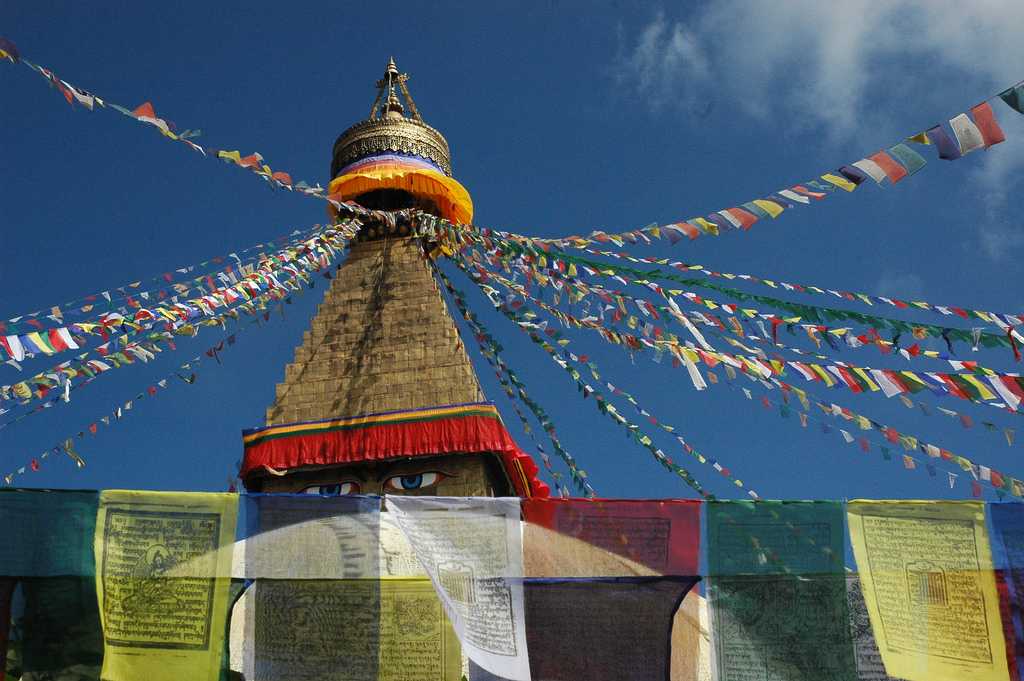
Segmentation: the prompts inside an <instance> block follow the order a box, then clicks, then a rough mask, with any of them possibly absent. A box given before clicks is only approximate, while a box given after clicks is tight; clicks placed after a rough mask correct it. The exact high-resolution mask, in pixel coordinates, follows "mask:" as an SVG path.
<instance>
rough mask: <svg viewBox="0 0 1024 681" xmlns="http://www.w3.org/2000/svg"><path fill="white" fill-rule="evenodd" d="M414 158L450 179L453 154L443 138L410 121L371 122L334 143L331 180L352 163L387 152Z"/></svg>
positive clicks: (403, 119)
mask: <svg viewBox="0 0 1024 681" xmlns="http://www.w3.org/2000/svg"><path fill="white" fill-rule="evenodd" d="M389 151H390V152H395V153H402V154H413V155H415V156H421V157H423V158H425V159H427V160H429V161H432V162H434V163H436V164H437V166H438V167H440V168H441V170H443V171H444V174H445V175H448V176H449V177H451V174H452V168H451V152H450V151H449V149H448V142H447V140H445V138H444V135H442V134H441V133H440V132H438V131H437V130H435V129H434V128H432V127H430V126H429V125H427V124H426V123H421V122H419V121H417V120H415V119H410V118H371V119H368V120H365V121H360V122H359V123H356V124H355V125H353V126H352V127H351V128H349V129H348V130H346V131H345V132H343V133H341V135H340V136H339V137H338V140H337V141H336V142H335V143H334V155H333V158H332V160H331V178H335V177H337V176H338V171H339V170H341V169H342V168H344V167H345V166H347V165H348V164H349V163H352V162H354V161H358V160H359V159H361V158H366V157H367V156H372V155H373V154H382V153H387V152H389Z"/></svg>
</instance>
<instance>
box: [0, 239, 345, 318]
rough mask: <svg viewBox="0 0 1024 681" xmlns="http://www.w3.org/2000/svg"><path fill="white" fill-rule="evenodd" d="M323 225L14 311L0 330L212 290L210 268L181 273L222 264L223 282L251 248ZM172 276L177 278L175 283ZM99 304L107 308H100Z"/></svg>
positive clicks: (289, 242)
mask: <svg viewBox="0 0 1024 681" xmlns="http://www.w3.org/2000/svg"><path fill="white" fill-rule="evenodd" d="M324 229H325V227H323V226H321V225H314V226H313V227H311V228H308V229H305V230H294V231H292V232H291V233H290V234H288V235H286V236H282V237H279V238H277V239H274V240H273V241H268V242H264V243H258V244H254V245H253V246H249V247H248V248H243V249H242V250H239V251H234V252H232V253H229V254H227V255H222V256H215V257H213V258H210V259H209V260H204V261H202V262H199V263H196V264H194V265H186V266H184V267H177V268H175V269H174V270H172V271H171V272H163V273H162V274H160V275H157V276H155V277H151V278H149V279H143V280H139V281H133V282H130V283H128V284H125V285H124V286H120V287H117V288H115V289H109V290H106V291H99V292H97V293H93V294H89V295H86V296H82V297H81V298H76V299H74V300H70V301H68V302H66V303H63V304H60V305H53V306H51V307H49V308H46V309H43V310H36V311H34V312H29V313H27V314H23V315H18V316H17V317H11V318H9V319H8V320H6V321H0V334H5V335H6V334H11V333H18V334H20V333H25V332H28V331H32V330H35V331H45V332H48V329H47V328H46V327H47V326H48V325H50V324H63V323H66V322H67V321H68V318H70V317H73V316H83V317H85V316H88V315H90V314H99V313H100V312H106V311H111V310H113V309H115V304H116V303H118V302H121V301H125V304H124V305H122V306H120V307H118V308H116V309H117V311H118V312H120V313H121V314H128V308H129V307H131V308H138V307H140V305H141V304H140V303H139V302H138V300H136V298H141V299H142V300H149V299H150V298H151V297H153V298H156V299H157V300H164V299H165V298H169V297H171V296H174V295H178V296H181V295H187V294H188V293H189V292H190V291H191V290H192V289H193V288H195V289H197V290H198V291H200V292H201V293H207V292H208V291H207V289H209V290H213V289H214V288H216V284H215V283H214V281H215V280H214V276H213V275H214V273H213V272H207V273H201V274H199V275H197V276H189V277H188V278H186V279H182V276H183V275H195V273H196V272H197V271H199V272H202V270H204V268H208V267H210V266H211V265H214V266H217V267H218V268H220V266H222V265H224V267H223V269H222V271H221V272H219V273H216V277H217V279H216V281H221V282H223V281H224V280H225V279H228V280H230V278H231V276H232V275H234V276H235V277H236V278H237V276H238V274H239V273H243V271H244V270H245V269H246V265H247V264H248V263H251V262H257V261H259V260H262V259H263V258H264V257H265V255H264V254H263V253H260V254H259V255H256V256H252V257H249V256H247V255H246V254H248V253H252V252H254V251H264V250H267V249H278V250H279V249H282V248H285V247H286V246H294V245H297V244H299V243H301V242H302V241H305V240H306V239H308V238H310V236H312V235H314V234H317V233H320V232H321V231H323V230H324ZM225 263H227V265H225ZM232 263H234V264H232ZM176 279H177V280H180V281H178V282H177V283H176V282H175V280H176ZM144 282H145V283H147V284H148V283H149V282H154V283H158V284H159V285H160V286H159V287H156V288H149V289H146V290H142V289H141V287H142V285H143V283H144ZM103 307H106V308H108V309H106V310H104V309H103ZM44 320H49V321H44Z"/></svg>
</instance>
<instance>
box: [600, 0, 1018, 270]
mask: <svg viewBox="0 0 1024 681" xmlns="http://www.w3.org/2000/svg"><path fill="white" fill-rule="evenodd" d="M672 7H673V6H672V5H666V10H669V11H670V10H671V9H672ZM1021 26H1024V2H1021V0H970V1H969V2H964V1H963V0H848V1H847V2H843V3H833V2H821V1H820V0H786V2H782V3H766V2H763V1H761V0H720V1H719V2H716V3H712V4H709V5H707V6H705V7H704V8H703V9H700V10H698V11H697V12H696V13H694V14H691V15H689V16H687V17H685V18H675V19H670V18H668V16H667V14H666V13H665V12H661V13H658V14H656V15H655V16H654V17H653V18H652V19H651V20H650V21H649V22H648V23H647V24H646V25H645V26H644V27H643V28H642V29H641V30H640V32H639V33H638V34H635V35H634V37H633V40H632V41H625V42H624V44H623V47H622V49H621V50H620V54H619V57H618V59H617V60H616V64H615V67H614V74H615V78H616V82H617V85H618V86H619V87H620V89H621V88H627V89H628V88H632V90H631V92H633V93H635V94H639V95H641V96H642V97H643V99H644V100H645V101H646V102H647V103H648V104H649V106H650V108H651V109H652V110H653V111H655V112H658V111H662V110H666V109H668V108H671V107H673V106H678V105H681V106H683V107H686V108H688V109H692V107H693V106H694V103H696V102H705V101H712V100H713V98H715V97H716V96H727V97H729V98H730V99H731V100H732V101H733V102H735V106H737V107H738V108H740V109H741V110H742V111H745V112H746V113H747V114H748V115H750V116H752V117H754V118H760V119H764V120H768V119H769V118H770V119H771V120H784V121H786V124H787V125H788V126H790V127H804V128H811V129H814V130H817V131H820V132H822V133H823V134H824V135H825V138H826V139H828V140H830V141H831V142H833V143H844V142H848V141H851V140H853V139H854V138H855V137H856V136H857V135H858V134H861V135H862V134H863V133H864V131H866V130H871V131H872V132H873V134H872V136H873V137H877V136H878V133H877V131H878V130H882V131H885V132H886V134H893V135H897V134H904V133H907V132H908V131H906V130H902V129H898V128H897V126H896V125H895V124H894V123H893V122H892V120H891V114H892V112H898V111H900V110H901V109H900V107H910V106H913V107H915V108H918V109H922V110H933V111H934V110H939V111H944V108H945V107H947V106H948V97H949V91H950V89H954V90H956V91H957V92H963V93H965V96H967V97H975V96H976V97H977V98H979V99H980V98H981V97H982V96H986V95H989V94H991V93H993V92H994V91H995V90H996V89H997V88H999V87H1003V86H1005V85H1008V84H1010V83H1012V82H1013V81H1014V80H1015V79H1017V78H1020V76H1021V69H1022V68H1024V40H1022V39H1021ZM942 98H945V99H944V100H943V101H942V103H940V99H942ZM973 103H975V102H972V101H967V102H964V105H965V106H966V105H970V104H973ZM948 113H949V114H950V115H952V114H955V113H956V112H955V111H949V112H948ZM1013 118H1015V117H1014V116H1003V117H1002V119H1005V120H1006V124H1005V125H1004V128H1006V129H1007V133H1008V136H1009V137H1010V141H1008V142H1007V143H1006V145H1005V147H1002V148H1000V149H999V151H998V153H992V154H987V155H986V158H985V160H984V162H983V166H982V169H981V170H979V171H977V172H976V173H974V174H973V175H972V180H973V181H974V183H975V185H976V186H979V187H982V188H983V190H982V191H983V192H985V197H984V199H985V202H986V206H987V211H988V215H987V216H986V218H985V219H984V220H983V221H981V222H979V225H978V237H977V248H979V249H980V250H981V252H983V253H984V254H986V255H987V256H988V257H989V258H992V259H993V260H999V259H1002V258H1005V257H1007V256H1008V254H1009V253H1011V252H1012V251H1013V250H1015V249H1019V248H1022V247H1024V232H1022V228H1024V225H1021V224H1019V221H1018V220H1016V218H1015V217H1011V218H1009V219H1007V218H1005V217H1003V216H1005V215H1007V214H1008V213H1009V214H1011V215H1012V211H1009V210H1008V209H1009V207H1010V204H1009V201H1010V197H1012V196H1013V195H1014V193H1015V192H1016V191H1018V190H1019V186H1017V182H1016V179H1015V178H1016V174H1018V171H1020V170H1022V169H1024V153H1022V152H1024V144H1022V143H1020V142H1019V141H1018V142H1015V141H1014V139H1015V138H1016V139H1017V140H1019V139H1020V138H1021V136H1022V135H1024V124H1021V123H1019V122H1018V121H1016V120H1011V119H1013ZM927 122H928V121H921V124H922V125H923V124H925V123H927ZM1011 146H1012V147H1014V148H1010V147H1011Z"/></svg>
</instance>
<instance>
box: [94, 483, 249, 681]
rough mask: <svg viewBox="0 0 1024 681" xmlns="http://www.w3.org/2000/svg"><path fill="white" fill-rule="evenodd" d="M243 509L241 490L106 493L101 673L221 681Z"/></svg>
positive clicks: (101, 516)
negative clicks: (240, 509) (238, 521)
mask: <svg viewBox="0 0 1024 681" xmlns="http://www.w3.org/2000/svg"><path fill="white" fill-rule="evenodd" d="M237 516H238V495H236V494H205V493H197V492H131V491H125V490H108V491H104V492H102V493H101V494H100V506H99V513H98V515H97V518H96V537H95V541H94V551H95V555H96V592H97V596H98V599H99V603H100V621H101V622H102V625H103V643H104V645H103V647H104V655H103V670H102V674H101V676H102V677H103V678H104V679H108V680H109V681H137V680H138V679H146V681H180V680H181V679H191V680H193V681H217V680H218V679H219V677H220V661H221V653H222V651H223V649H224V632H225V628H226V624H227V614H228V588H229V586H230V582H231V553H232V546H233V543H234V539H235V521H236V518H237Z"/></svg>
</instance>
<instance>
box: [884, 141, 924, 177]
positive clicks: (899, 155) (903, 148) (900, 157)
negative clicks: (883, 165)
mask: <svg viewBox="0 0 1024 681" xmlns="http://www.w3.org/2000/svg"><path fill="white" fill-rule="evenodd" d="M889 154H890V156H892V157H893V158H895V159H896V160H897V161H899V162H900V163H901V164H902V165H903V167H905V168H906V169H907V174H908V175H913V174H914V173H916V172H917V171H918V170H920V169H921V168H923V167H924V166H925V160H924V156H921V154H919V153H917V152H916V151H914V150H913V149H911V148H910V147H908V146H907V145H906V144H903V143H900V144H897V145H895V146H892V147H889Z"/></svg>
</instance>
